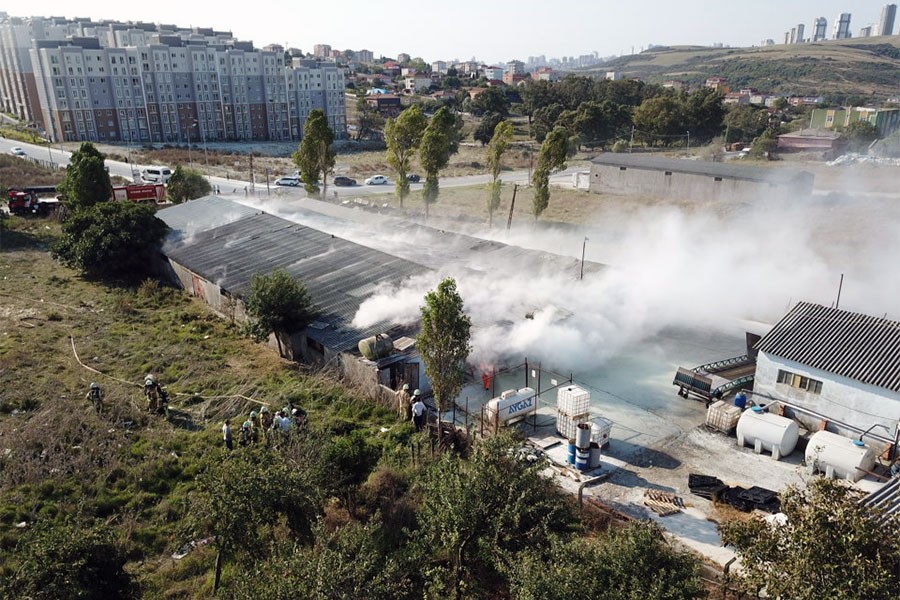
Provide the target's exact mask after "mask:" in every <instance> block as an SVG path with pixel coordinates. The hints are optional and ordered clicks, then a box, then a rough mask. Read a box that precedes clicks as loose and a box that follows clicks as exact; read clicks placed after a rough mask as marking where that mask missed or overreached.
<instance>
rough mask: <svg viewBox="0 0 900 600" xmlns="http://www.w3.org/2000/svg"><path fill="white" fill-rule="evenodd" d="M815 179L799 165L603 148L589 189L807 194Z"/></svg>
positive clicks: (720, 195) (711, 195) (693, 194)
mask: <svg viewBox="0 0 900 600" xmlns="http://www.w3.org/2000/svg"><path fill="white" fill-rule="evenodd" d="M814 179H815V176H814V175H813V174H812V173H809V172H806V171H799V170H795V169H781V168H772V169H767V168H761V167H748V166H743V165H730V164H723V163H712V162H702V161H696V160H681V159H675V158H658V157H655V156H644V155H640V154H615V153H604V154H601V155H600V156H598V157H597V158H595V159H593V161H592V164H591V182H590V188H589V189H590V191H591V192H594V193H596V194H620V195H643V196H654V197H663V198H703V199H707V200H738V201H752V200H755V199H759V198H762V197H771V196H776V197H781V198H796V197H807V196H809V195H810V194H811V193H812V188H813V182H814Z"/></svg>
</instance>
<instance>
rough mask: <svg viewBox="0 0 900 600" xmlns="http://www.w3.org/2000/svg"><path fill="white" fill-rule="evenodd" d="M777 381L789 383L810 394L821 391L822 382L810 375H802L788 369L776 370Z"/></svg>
mask: <svg viewBox="0 0 900 600" xmlns="http://www.w3.org/2000/svg"><path fill="white" fill-rule="evenodd" d="M778 383H783V384H785V385H789V386H791V387H793V388H797V389H800V390H805V391H807V392H809V393H810V394H821V393H822V382H821V381H818V380H817V379H812V378H810V377H804V376H803V375H798V374H796V373H791V372H790V371H784V370H781V369H779V370H778Z"/></svg>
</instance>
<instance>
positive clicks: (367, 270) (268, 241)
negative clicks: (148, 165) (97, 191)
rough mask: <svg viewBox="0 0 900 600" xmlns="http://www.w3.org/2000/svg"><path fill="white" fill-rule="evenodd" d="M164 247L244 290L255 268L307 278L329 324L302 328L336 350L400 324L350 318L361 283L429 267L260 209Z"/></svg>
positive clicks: (370, 284) (367, 286) (360, 297)
mask: <svg viewBox="0 0 900 600" xmlns="http://www.w3.org/2000/svg"><path fill="white" fill-rule="evenodd" d="M167 210H169V209H167ZM161 212H162V211H161ZM176 233H177V232H176ZM167 255H168V256H169V258H170V259H171V260H173V261H175V262H177V263H178V264H181V265H183V266H184V267H186V268H187V269H189V270H191V271H192V272H194V273H197V274H198V275H200V276H202V277H204V278H206V279H208V280H210V281H213V282H215V283H217V284H218V285H219V286H221V287H222V288H223V289H224V290H227V291H228V292H230V293H233V294H236V295H238V296H242V297H246V295H247V294H248V293H249V291H250V282H251V280H252V279H253V276H254V275H255V274H257V273H262V274H267V273H271V272H272V271H274V270H275V269H278V268H281V269H284V270H286V271H287V272H288V273H290V274H291V275H292V276H293V277H295V278H296V279H298V280H300V281H302V282H303V283H304V284H305V285H306V287H307V289H308V290H309V292H310V295H311V297H312V299H313V302H314V303H315V305H316V307H317V309H318V311H319V312H318V316H317V317H316V320H317V321H320V322H323V323H327V324H328V327H327V328H324V329H310V330H309V331H308V332H307V334H308V335H309V336H310V337H311V338H313V339H316V340H318V341H319V342H321V343H322V344H324V345H325V346H327V347H328V348H331V349H332V350H335V351H338V352H340V351H344V350H348V349H350V348H354V347H355V346H356V344H357V342H359V340H360V339H363V338H366V337H369V336H370V335H375V334H376V333H380V332H385V331H392V330H397V329H398V328H402V324H398V323H390V322H381V323H376V324H374V325H373V326H371V327H367V328H361V329H360V328H355V327H353V326H352V325H350V323H351V321H352V320H353V317H354V315H355V314H356V312H357V310H358V309H359V306H360V304H361V303H362V302H363V301H364V300H365V298H366V296H368V295H369V294H365V293H361V292H362V291H365V290H374V289H375V288H376V287H377V286H379V285H382V284H388V283H394V282H398V281H400V280H402V279H405V278H407V277H410V276H413V275H417V274H420V273H424V272H426V271H428V269H426V268H425V267H423V266H421V265H419V264H416V263H413V262H411V261H407V260H403V259H401V258H397V257H395V256H391V255H389V254H385V253H384V252H380V251H378V250H373V249H371V248H366V247H365V246H360V245H359V244H354V243H353V242H349V241H347V240H344V239H341V238H338V237H334V236H332V235H330V234H327V233H323V232H321V231H318V230H316V229H312V228H309V227H305V226H303V225H298V224H295V223H292V222H290V221H286V220H284V219H280V218H278V217H275V216H272V215H269V214H266V213H260V214H253V215H251V216H245V217H243V218H241V219H239V220H236V221H232V222H230V223H227V224H225V225H222V226H220V227H216V228H213V229H210V230H208V231H204V232H200V233H196V234H195V235H193V236H191V237H189V238H186V239H184V240H183V241H182V242H181V245H179V246H177V247H172V248H171V249H170V250H169V251H168V252H167Z"/></svg>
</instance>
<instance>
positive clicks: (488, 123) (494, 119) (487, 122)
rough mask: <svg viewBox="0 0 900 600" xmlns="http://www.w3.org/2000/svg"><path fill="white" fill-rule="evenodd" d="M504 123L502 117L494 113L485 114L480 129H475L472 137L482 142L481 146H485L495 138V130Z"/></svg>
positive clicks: (480, 122)
mask: <svg viewBox="0 0 900 600" xmlns="http://www.w3.org/2000/svg"><path fill="white" fill-rule="evenodd" d="M502 121H503V116H502V115H499V114H497V113H492V112H489V113H484V116H483V117H481V121H479V122H478V127H476V128H475V131H474V132H473V134H472V137H473V138H475V141H476V142H481V145H482V146H484V145H485V144H487V143H488V142H490V141H491V138H492V137H494V128H495V127H497V125H498V124H500V123H501V122H502Z"/></svg>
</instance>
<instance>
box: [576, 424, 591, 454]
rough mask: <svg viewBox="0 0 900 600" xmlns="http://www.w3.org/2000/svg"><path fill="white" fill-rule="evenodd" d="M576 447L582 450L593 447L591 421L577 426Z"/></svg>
mask: <svg viewBox="0 0 900 600" xmlns="http://www.w3.org/2000/svg"><path fill="white" fill-rule="evenodd" d="M575 447H576V448H578V449H582V450H583V449H585V448H590V447H591V424H590V423H579V424H578V427H576V428H575Z"/></svg>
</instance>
